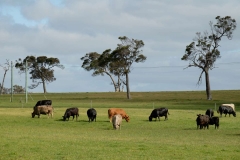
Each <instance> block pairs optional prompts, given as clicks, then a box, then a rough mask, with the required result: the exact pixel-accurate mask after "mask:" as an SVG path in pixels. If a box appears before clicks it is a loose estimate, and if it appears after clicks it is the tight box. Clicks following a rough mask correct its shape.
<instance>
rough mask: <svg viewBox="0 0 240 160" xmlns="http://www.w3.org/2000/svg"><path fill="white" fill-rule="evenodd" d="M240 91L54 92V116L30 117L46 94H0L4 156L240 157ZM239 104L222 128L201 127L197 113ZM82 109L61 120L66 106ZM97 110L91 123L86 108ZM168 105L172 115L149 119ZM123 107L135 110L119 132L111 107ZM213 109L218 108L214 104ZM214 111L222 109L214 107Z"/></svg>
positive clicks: (107, 157) (33, 157) (30, 157)
mask: <svg viewBox="0 0 240 160" xmlns="http://www.w3.org/2000/svg"><path fill="white" fill-rule="evenodd" d="M239 93H240V92H239V91H214V92H213V97H214V99H213V100H212V101H208V100H205V99H206V97H205V93H204V92H144V93H143V92H138V93H137V92H134V93H132V99H131V100H127V99H126V95H125V94H124V93H68V94H67V93H62V94H60V93H55V94H47V95H45V96H46V98H47V99H52V100H53V106H54V108H55V112H54V117H53V118H52V119H51V118H49V119H48V118H47V116H46V115H42V116H41V118H31V112H32V107H33V106H34V105H35V103H36V101H37V100H40V99H45V97H44V95H42V94H32V95H31V96H32V98H33V100H32V99H31V97H29V98H30V99H29V101H28V103H20V101H18V99H20V97H24V95H14V101H13V102H9V95H4V96H1V101H0V127H1V130H0V137H1V138H0V141H1V143H0V148H1V149H0V151H1V156H0V159H4V160H5V159H19V160H20V159H49V160H50V159H51V160H52V159H202V158H203V159H239V157H240V143H239V140H240V139H239V138H240V125H239V124H240V123H239V122H240V118H239V116H238V115H239V114H238V113H239V112H238V106H239V104H240V103H239V102H240V99H239V98H238V97H239ZM230 102H232V103H235V105H236V109H237V117H232V116H231V117H228V116H227V117H221V118H220V128H219V129H218V130H215V129H214V126H210V129H209V130H197V129H196V122H195V120H196V114H198V113H201V114H204V113H205V110H206V109H207V108H213V107H214V106H215V103H216V105H219V104H220V103H230ZM72 106H76V107H78V108H79V111H80V117H79V119H78V121H72V120H70V121H62V116H63V114H64V112H65V109H66V108H69V107H72ZM91 106H93V107H94V108H96V110H97V113H98V115H97V122H93V123H89V122H88V118H87V115H86V111H87V109H88V108H89V107H91ZM164 106H165V107H167V108H169V112H170V115H169V118H168V120H167V121H164V120H163V118H162V117H161V121H160V122H159V121H156V122H155V121H153V122H149V121H148V116H149V115H150V113H151V111H152V109H153V107H154V108H156V107H164ZM110 107H121V108H124V109H125V110H126V112H127V113H128V114H129V115H130V118H131V119H130V122H129V123H127V122H125V121H124V122H123V124H122V129H121V130H120V131H115V130H113V127H112V125H111V123H110V122H109V120H108V117H107V109H108V108H110ZM213 109H214V108H213ZM215 115H217V113H216V112H215Z"/></svg>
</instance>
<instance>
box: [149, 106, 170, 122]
mask: <svg viewBox="0 0 240 160" xmlns="http://www.w3.org/2000/svg"><path fill="white" fill-rule="evenodd" d="M168 115H170V114H169V112H168V109H167V108H156V109H154V110H152V113H151V114H150V116H149V121H152V118H155V121H156V120H157V118H158V120H159V121H160V117H163V116H165V120H167V119H168Z"/></svg>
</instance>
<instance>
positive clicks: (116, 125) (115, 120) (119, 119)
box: [112, 114, 122, 129]
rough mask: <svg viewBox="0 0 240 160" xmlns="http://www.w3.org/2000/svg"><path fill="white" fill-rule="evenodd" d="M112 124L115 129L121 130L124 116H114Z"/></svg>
mask: <svg viewBox="0 0 240 160" xmlns="http://www.w3.org/2000/svg"><path fill="white" fill-rule="evenodd" d="M112 124H113V128H114V129H121V124H122V116H121V115H120V114H116V115H114V116H113V117H112Z"/></svg>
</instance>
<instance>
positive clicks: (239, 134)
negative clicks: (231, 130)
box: [227, 133, 240, 136]
mask: <svg viewBox="0 0 240 160" xmlns="http://www.w3.org/2000/svg"><path fill="white" fill-rule="evenodd" d="M227 135H228V136H240V133H236V134H227Z"/></svg>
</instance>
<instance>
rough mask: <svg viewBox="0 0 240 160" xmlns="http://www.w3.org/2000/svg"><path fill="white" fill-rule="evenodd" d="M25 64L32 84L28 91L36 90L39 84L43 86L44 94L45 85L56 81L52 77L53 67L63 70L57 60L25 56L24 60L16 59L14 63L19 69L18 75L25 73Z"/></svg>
mask: <svg viewBox="0 0 240 160" xmlns="http://www.w3.org/2000/svg"><path fill="white" fill-rule="evenodd" d="M26 62H27V71H29V74H30V75H31V77H30V79H31V80H32V82H33V84H32V85H31V86H30V87H29V88H30V89H34V88H36V87H37V86H38V85H39V84H41V83H42V84H43V91H44V93H46V92H47V90H46V83H51V82H53V81H55V80H56V78H55V77H54V70H53V68H54V67H58V68H61V69H64V66H63V65H61V64H60V61H59V59H58V58H52V57H50V58H47V57H46V56H39V57H34V56H27V57H26V58H25V59H23V60H21V59H18V60H17V61H16V64H15V67H16V68H17V69H19V73H20V74H21V73H25V71H26V67H25V64H26Z"/></svg>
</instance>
